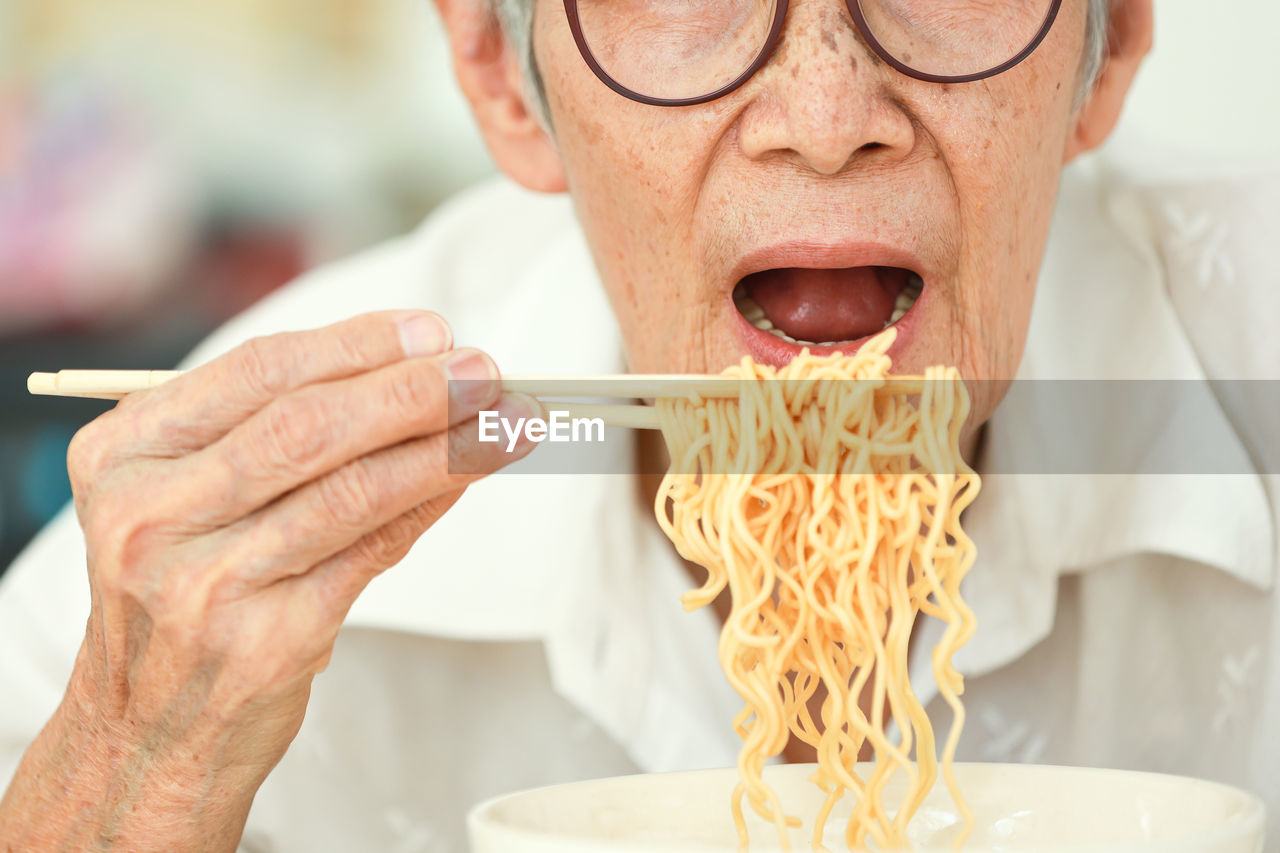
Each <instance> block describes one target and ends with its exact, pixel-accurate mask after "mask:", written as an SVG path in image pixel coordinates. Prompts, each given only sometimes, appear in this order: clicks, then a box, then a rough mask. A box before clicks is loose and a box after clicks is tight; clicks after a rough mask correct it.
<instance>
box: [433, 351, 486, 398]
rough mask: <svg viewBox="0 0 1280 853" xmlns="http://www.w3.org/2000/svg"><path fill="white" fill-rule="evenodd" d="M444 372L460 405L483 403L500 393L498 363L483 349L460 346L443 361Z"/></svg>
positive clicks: (451, 392)
mask: <svg viewBox="0 0 1280 853" xmlns="http://www.w3.org/2000/svg"><path fill="white" fill-rule="evenodd" d="M444 374H445V376H447V377H448V378H449V396H450V397H452V398H453V401H454V403H456V404H457V405H459V406H468V407H475V406H483V405H484V404H485V403H488V402H489V401H491V400H492V399H493V398H494V397H495V396H497V394H498V367H497V365H495V364H494V363H493V359H491V358H489V356H487V355H485V354H484V353H483V352H481V351H480V350H476V349H462V350H458V351H457V353H455V354H454V355H452V356H450V357H449V360H448V361H446V362H445V363H444Z"/></svg>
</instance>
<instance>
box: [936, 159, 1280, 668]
mask: <svg viewBox="0 0 1280 853" xmlns="http://www.w3.org/2000/svg"><path fill="white" fill-rule="evenodd" d="M1150 202H1151V196H1150V190H1149V189H1144V188H1140V187H1135V186H1128V185H1125V184H1122V183H1120V182H1119V181H1117V180H1116V179H1115V178H1114V177H1113V176H1110V175H1108V174H1107V171H1106V168H1105V165H1104V163H1103V162H1102V161H1100V160H1096V159H1095V160H1092V161H1089V162H1086V163H1082V164H1080V165H1079V166H1078V167H1075V168H1073V169H1071V170H1069V171H1068V172H1067V174H1066V175H1065V176H1064V181H1063V185H1062V189H1061V193H1060V197H1059V203H1058V208H1057V212H1056V217H1055V221H1054V224H1053V228H1052V231H1051V236H1050V240H1049V244H1048V247H1047V250H1046V255H1045V261H1044V266H1043V270H1042V272H1041V276H1040V280H1039V285H1038V290H1037V293H1036V302H1035V308H1034V310H1033V314H1032V321H1031V327H1030V331H1029V334H1028V338H1027V349H1026V352H1025V354H1024V358H1023V361H1022V363H1021V366H1020V369H1019V373H1018V379H1019V380H1031V381H1029V382H1026V383H1021V382H1020V388H1019V391H1020V392H1023V391H1025V392H1027V393H1018V394H1016V395H1011V396H1010V397H1009V398H1007V399H1006V400H1005V402H1004V403H1003V404H1002V405H1001V406H1000V408H999V409H998V410H997V411H996V413H995V415H994V416H993V417H992V418H991V420H990V421H989V422H988V425H987V430H988V435H987V436H986V449H985V451H984V460H983V467H987V468H990V469H993V470H998V471H1010V472H1013V471H1020V470H1022V471H1026V470H1031V469H1033V468H1034V467H1035V466H1034V464H1030V465H1028V464H1026V463H1027V460H1032V461H1034V460H1035V459H1037V458H1038V457H1043V456H1044V454H1046V453H1048V452H1050V451H1051V449H1050V448H1046V447H1045V446H1044V445H1043V443H1042V442H1043V441H1044V440H1045V439H1044V437H1045V436H1049V435H1053V433H1054V430H1053V428H1052V426H1053V425H1052V424H1050V423H1047V422H1046V419H1048V418H1051V417H1052V416H1053V412H1054V411H1055V410H1056V408H1057V407H1056V406H1055V405H1045V402H1046V401H1045V399H1044V395H1046V394H1051V393H1053V383H1049V382H1046V383H1037V382H1035V381H1034V380H1049V379H1126V380H1166V379H1179V380H1205V379H1207V378H1208V377H1207V375H1206V372H1205V369H1204V367H1203V366H1202V364H1201V362H1200V360H1199V358H1198V357H1197V352H1196V350H1195V349H1194V348H1193V346H1192V343H1191V339H1190V337H1189V335H1188V333H1187V326H1188V325H1191V326H1194V324H1195V322H1196V318H1195V317H1186V316H1180V315H1179V313H1178V312H1177V310H1176V307H1175V305H1174V303H1173V302H1172V301H1171V300H1170V297H1169V291H1168V282H1169V279H1170V277H1171V276H1175V275H1177V273H1178V271H1177V270H1176V269H1174V268H1173V265H1171V263H1170V258H1169V257H1168V256H1167V255H1165V254H1164V253H1162V251H1161V248H1162V240H1163V237H1164V234H1163V232H1162V231H1161V229H1160V228H1159V227H1158V223H1156V222H1153V220H1152V217H1151V215H1150ZM1215 378H1216V377H1215ZM1206 387H1207V386H1206ZM1038 392H1042V393H1038ZM1195 406H1196V410H1195V412H1194V413H1191V412H1187V411H1173V412H1170V413H1168V414H1167V415H1166V414H1165V413H1162V417H1165V418H1167V420H1165V421H1162V427H1164V428H1165V429H1162V432H1166V431H1167V432H1173V431H1176V429H1177V428H1178V424H1179V419H1182V418H1187V417H1194V419H1195V424H1196V429H1197V437H1198V438H1201V437H1202V439H1203V440H1205V441H1211V442H1214V444H1215V446H1216V447H1217V448H1219V449H1220V452H1218V454H1217V455H1218V457H1219V458H1223V459H1226V460H1229V466H1228V470H1232V471H1237V472H1246V473H1236V474H1229V475H1228V474H1223V475H1189V474H1132V473H1130V474H1117V473H1108V474H1070V475H1068V474H1057V475H1051V474H1030V473H1002V474H988V475H987V476H986V477H985V478H984V484H983V494H982V495H981V496H980V498H979V499H978V500H977V501H976V502H975V503H974V504H973V506H972V507H971V508H970V510H969V514H968V516H969V517H967V518H966V529H967V530H969V531H970V533H971V534H972V535H973V537H974V540H975V543H976V544H977V546H978V561H977V563H976V565H975V567H974V569H973V571H972V572H971V573H970V575H969V577H968V578H967V579H966V582H965V586H964V594H965V597H966V600H967V601H968V602H969V603H970V605H971V606H972V607H973V608H974V611H975V614H976V615H977V618H978V622H979V630H978V631H977V632H976V634H975V635H974V637H973V639H972V640H971V641H970V643H969V644H968V645H967V646H966V647H965V648H964V649H962V650H961V651H960V652H958V653H957V655H956V658H955V661H956V665H957V667H958V668H959V669H960V670H961V671H962V672H965V673H966V674H971V675H976V674H981V673H983V672H987V671H990V670H993V669H996V668H998V667H1000V666H1003V665H1004V664H1006V663H1009V662H1011V661H1013V660H1015V659H1017V658H1018V657H1020V656H1021V655H1022V654H1023V653H1024V652H1025V651H1026V650H1028V649H1029V648H1030V647H1031V646H1032V645H1034V644H1035V643H1036V642H1038V641H1039V640H1040V639H1042V638H1043V637H1044V636H1046V635H1047V634H1048V633H1049V631H1050V629H1051V628H1052V625H1053V617H1054V611H1055V608H1056V596H1057V585H1058V584H1057V582H1058V577H1059V576H1060V575H1062V574H1064V573H1067V572H1075V571H1082V570H1085V569H1090V570H1095V569H1098V568H1100V567H1104V566H1106V565H1107V564H1108V563H1111V562H1112V561H1114V560H1116V559H1118V558H1120V557H1123V556H1125V555H1128V554H1134V553H1140V552H1152V553H1162V554H1168V555H1170V556H1172V557H1177V558H1181V559H1185V560H1192V561H1195V562H1197V563H1200V564H1202V565H1204V566H1206V567H1211V568H1212V569H1214V570H1219V571H1221V572H1223V573H1225V574H1227V575H1229V576H1231V577H1234V578H1236V579H1237V580H1239V581H1241V582H1244V583H1247V584H1250V585H1252V586H1254V587H1256V588H1258V589H1260V590H1267V589H1270V588H1271V585H1272V581H1273V577H1274V574H1275V564H1276V541H1275V540H1276V534H1275V529H1276V519H1275V518H1274V513H1275V511H1276V510H1275V508H1274V507H1273V506H1272V505H1271V503H1270V500H1269V496H1268V494H1267V489H1266V482H1265V480H1264V478H1263V477H1261V476H1260V475H1259V474H1258V473H1257V471H1256V469H1255V468H1254V466H1253V463H1252V462H1251V461H1250V459H1251V457H1250V453H1249V451H1248V449H1247V448H1246V447H1245V446H1244V444H1243V443H1242V441H1241V437H1240V435H1239V434H1238V433H1237V431H1236V429H1235V428H1234V427H1233V425H1232V422H1231V419H1230V418H1229V417H1228V415H1227V413H1226V412H1225V411H1223V409H1222V407H1221V406H1220V405H1219V404H1218V403H1217V401H1216V400H1215V399H1214V397H1213V396H1212V395H1211V394H1207V393H1206V394H1203V395H1198V396H1197V397H1196V400H1195ZM1150 426H1151V425H1150V423H1143V422H1140V421H1139V420H1137V419H1131V420H1125V419H1109V420H1107V421H1106V422H1103V421H1098V422H1096V423H1094V424H1092V425H1088V424H1086V432H1085V434H1081V435H1073V436H1072V439H1071V440H1072V441H1077V442H1081V443H1082V444H1084V445H1085V446H1089V445H1090V444H1092V445H1093V446H1098V447H1102V446H1104V445H1105V444H1106V443H1113V444H1114V443H1119V444H1124V443H1128V444H1129V445H1130V446H1134V447H1141V446H1145V444H1146V443H1147V442H1151V441H1156V440H1159V439H1160V435H1152V434H1151V433H1149V432H1146V431H1148V430H1150ZM1166 434H1167V433H1166ZM921 645H922V646H924V645H925V644H924V643H922V644H921ZM922 689H923V688H922ZM930 692H932V691H930Z"/></svg>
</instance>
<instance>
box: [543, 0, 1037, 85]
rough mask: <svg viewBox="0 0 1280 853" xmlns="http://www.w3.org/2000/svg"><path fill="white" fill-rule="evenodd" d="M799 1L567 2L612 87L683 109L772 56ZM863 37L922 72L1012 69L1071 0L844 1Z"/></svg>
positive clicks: (938, 78)
mask: <svg viewBox="0 0 1280 853" xmlns="http://www.w3.org/2000/svg"><path fill="white" fill-rule="evenodd" d="M789 3H790V0H564V10H565V14H566V15H567V16H568V18H569V28H570V29H571V30H572V31H573V38H574V41H575V42H577V44H578V50H579V51H580V52H581V53H582V58H583V59H584V60H585V61H586V63H587V65H588V66H590V67H591V70H592V71H594V72H595V74H596V76H597V77H599V78H600V79H601V80H602V81H603V82H604V83H605V85H607V86H608V87H609V88H611V89H613V90H614V91H615V92H617V93H619V94H620V95H624V96H626V97H628V98H630V99H632V100H634V101H639V102H640V103H643V104H652V105H654V106H667V107H680V106H689V105H692V104H702V103H706V102H707V101H712V100H715V99H716V98H720V97H723V96H725V95H727V94H729V93H730V92H732V91H734V90H735V89H737V88H738V87H739V86H741V85H742V84H743V83H745V82H747V80H748V79H750V78H751V76H752V75H753V74H755V73H756V71H758V70H760V68H761V67H762V66H763V65H764V64H765V63H766V62H767V61H768V60H769V56H770V55H771V54H772V53H773V49H774V47H775V46H776V45H777V43H778V39H779V37H780V36H781V35H782V27H783V22H784V21H785V20H786V17H787V7H788V5H789ZM845 3H846V5H847V6H848V7H849V13H850V14H851V15H852V16H853V20H854V23H855V24H856V25H857V27H858V32H859V33H861V35H862V39H863V41H865V42H866V44H867V46H868V47H870V48H871V49H872V50H873V51H875V53H876V54H877V55H878V56H879V57H880V58H881V59H883V60H884V61H885V62H886V63H888V64H889V65H890V66H892V67H893V68H895V69H897V70H898V71H900V72H901V73H903V74H906V75H907V76H909V77H914V78H916V79H917V80H925V81H928V82H932V83H965V82H969V81H972V80H981V79H983V78H986V77H991V76H993V75H996V74H999V73H1001V72H1003V71H1007V70H1009V69H1010V68H1012V67H1013V66H1015V65H1017V64H1018V63H1019V62H1021V61H1022V60H1024V59H1026V58H1027V57H1028V56H1030V55H1031V53H1032V51H1034V50H1035V49H1036V47H1038V46H1039V44H1040V42H1042V41H1043V40H1044V38H1045V36H1047V35H1048V34H1049V30H1050V28H1051V27H1052V26H1053V21H1054V19H1055V18H1056V17H1057V15H1058V8H1059V7H1060V6H1061V5H1062V0H845Z"/></svg>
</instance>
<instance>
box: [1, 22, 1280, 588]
mask: <svg viewBox="0 0 1280 853" xmlns="http://www.w3.org/2000/svg"><path fill="white" fill-rule="evenodd" d="M1156 16H1157V47H1156V52H1155V54H1154V55H1153V58H1152V60H1151V61H1150V62H1149V64H1148V66H1147V67H1146V68H1145V69H1144V71H1143V73H1142V76H1141V78H1140V79H1139V81H1138V84H1137V88H1136V91H1135V92H1134V94H1133V96H1132V98H1131V100H1130V104H1129V107H1128V110H1127V113H1126V115H1125V118H1124V121H1123V122H1122V125H1121V127H1120V128H1119V130H1118V132H1117V134H1116V136H1115V137H1114V138H1113V139H1112V141H1111V142H1109V143H1108V146H1107V151H1106V156H1108V157H1111V158H1112V159H1113V160H1115V162H1116V163H1117V164H1120V165H1119V166H1118V167H1119V168H1129V169H1133V170H1143V171H1147V172H1153V171H1159V170H1165V171H1166V172H1167V173H1168V174H1170V175H1173V176H1176V175H1178V174H1179V173H1180V172H1181V171H1184V170H1185V169H1186V168H1188V166H1187V164H1188V163H1190V162H1193V161H1194V162H1195V163H1197V164H1198V165H1197V168H1202V169H1203V168H1209V169H1218V168H1221V169H1228V170H1229V169H1235V168H1238V167H1240V165H1241V164H1243V163H1249V162H1253V161H1256V160H1259V159H1263V160H1267V161H1269V162H1274V161H1275V160H1276V158H1278V157H1280V110H1278V109H1276V106H1275V105H1276V104H1277V103H1280V90H1278V87H1280V84H1278V83H1277V80H1280V68H1277V51H1276V50H1275V47H1274V44H1273V38H1274V34H1275V33H1276V32H1280V4H1273V3H1267V2H1265V0H1238V2H1235V3H1231V4H1204V3H1201V2H1198V0H1156ZM1157 146H1158V147H1159V149H1160V150H1161V151H1163V152H1165V156H1163V157H1154V156H1152V151H1153V150H1154V149H1155V148H1156V147H1157ZM1171 151H1173V152H1184V151H1185V152H1190V153H1188V154H1187V156H1185V157H1184V156H1182V155H1181V154H1180V153H1177V154H1173V155H1170V154H1169V153H1168V152H1171ZM491 172H492V164H491V163H490V161H489V160H488V157H487V155H486V154H485V151H484V149H483V147H482V145H481V144H480V142H479V139H478V137H477V135H476V131H475V128H474V125H473V123H472V121H471V119H470V117H469V115H468V113H467V112H466V109H465V107H464V105H463V103H462V100H461V97H460V95H459V94H458V93H457V92H456V90H455V89H454V86H453V82H452V77H451V72H450V69H449V62H448V57H447V53H446V49H445V44H444V39H443V35H442V33H441V32H440V28H439V22H438V20H437V19H436V16H435V11H434V9H433V7H432V6H431V3H430V0H220V2H216V3H200V4H181V3H173V2H171V0H111V2H109V3H104V2H100V0H98V1H97V2H95V0H0V572H3V570H4V568H5V567H6V566H7V565H8V563H9V562H10V560H11V559H12V557H13V556H14V555H15V554H16V553H17V551H18V550H19V549H20V548H21V546H22V545H23V544H24V543H25V542H26V541H27V540H28V539H29V538H30V536H32V535H33V534H34V533H35V532H36V531H37V530H38V529H39V528H40V526H41V525H42V524H43V523H44V522H45V521H46V520H47V519H48V518H50V517H51V516H52V514H53V513H54V512H56V511H57V510H58V508H59V507H60V506H62V504H63V503H64V502H65V501H66V499H67V498H68V497H69V494H70V490H69V488H68V486H67V478H66V471H65V459H64V457H65V452H66V444H67V441H68V440H69V438H70V436H71V435H72V434H73V433H74V432H75V430H76V429H77V428H78V426H79V425H80V424H82V423H84V422H85V421H87V420H89V419H91V418H92V417H93V416H94V415H95V414H97V413H98V412H101V411H103V410H104V408H105V405H106V404H99V403H94V402H89V401H68V400H54V399H46V398H42V399H31V398H29V397H28V396H27V394H26V375H27V373H29V372H31V371H33V370H56V369H59V368H94V367H96V368H107V367H115V368H134V369H140V368H165V367H169V366H171V365H173V364H174V363H175V362H177V361H178V360H179V359H180V358H181V357H182V356H183V355H184V354H185V353H186V352H187V351H188V350H189V349H190V348H191V347H192V346H193V345H194V344H195V343H196V342H197V341H198V340H199V339H200V338H202V337H203V336H204V335H205V334H207V333H208V332H209V331H210V330H211V329H213V328H214V327H216V326H217V325H219V324H220V323H221V322H222V321H223V320H224V319H226V318H227V317H229V316H230V315H232V314H234V313H235V312H237V311H239V310H241V309H243V308H244V307H246V306H248V305H249V304H251V303H252V302H254V301H256V300H257V299H259V298H260V297H262V296H263V295H265V294H266V293H268V292H269V291H271V290H272V289H273V288H275V287H278V286H279V285H281V284H283V283H284V282H286V281H288V280H289V279H291V278H292V277H294V276H295V275H296V274H297V273H298V272H300V271H302V270H304V269H306V268H308V267H311V266H314V265H316V264H319V263H323V262H325V261H327V260H330V259H333V258H336V257H339V256H342V255H346V254H349V253H351V252H354V251H357V250H359V249H361V248H363V247H365V246H367V245H369V244H371V243H374V242H377V241H379V240H382V239H385V238H387V237H390V236H393V235H396V234H400V233H403V232H405V231H407V230H409V229H411V228H413V227H414V226H415V225H416V224H417V223H418V222H419V221H421V219H422V218H423V217H424V216H426V215H427V214H428V213H429V212H430V210H431V209H432V207H433V206H434V205H436V204H437V203H438V202H439V201H440V200H441V199H442V198H444V197H446V196H447V195H449V194H450V193H452V192H454V191H456V190H458V189H459V188H461V187H462V186H465V185H467V184H469V183H471V182H473V181H476V180H478V179H480V178H481V177H483V176H485V175H487V174H489V173H491Z"/></svg>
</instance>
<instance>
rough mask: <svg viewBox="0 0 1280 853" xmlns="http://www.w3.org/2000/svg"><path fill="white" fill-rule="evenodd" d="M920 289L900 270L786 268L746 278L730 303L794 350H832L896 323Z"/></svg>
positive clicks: (921, 282) (914, 278)
mask: <svg viewBox="0 0 1280 853" xmlns="http://www.w3.org/2000/svg"><path fill="white" fill-rule="evenodd" d="M923 291H924V280H923V279H922V278H921V277H920V275H919V274H918V273H916V272H914V271H912V270H909V269H905V268H903V267H891V266H860V267H846V268H843V269H808V268H803V267H786V268H780V269H767V270H761V271H759V272H754V273H751V274H750V275H748V276H746V277H745V278H743V279H742V280H741V281H739V282H738V284H737V286H736V287H735V288H734V291H733V302H734V305H736V306H737V308H738V311H739V313H741V314H742V316H743V318H744V319H745V320H746V321H747V322H748V323H750V324H751V325H752V326H754V327H755V328H756V329H759V330H760V331H762V332H766V333H768V334H770V335H773V336H774V337H776V338H779V339H781V340H783V341H786V342H788V343H791V344H795V345H797V346H808V347H833V346H839V345H841V344H848V343H851V342H854V341H858V340H860V339H862V338H866V337H868V336H870V335H874V334H876V333H877V332H880V331H882V330H883V329H886V328H888V327H889V326H891V325H893V324H894V323H897V322H898V321H899V320H901V319H902V318H904V317H905V316H907V314H908V312H910V311H911V308H912V306H914V305H915V304H916V300H917V299H919V298H920V294H921V293H922V292H923Z"/></svg>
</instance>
